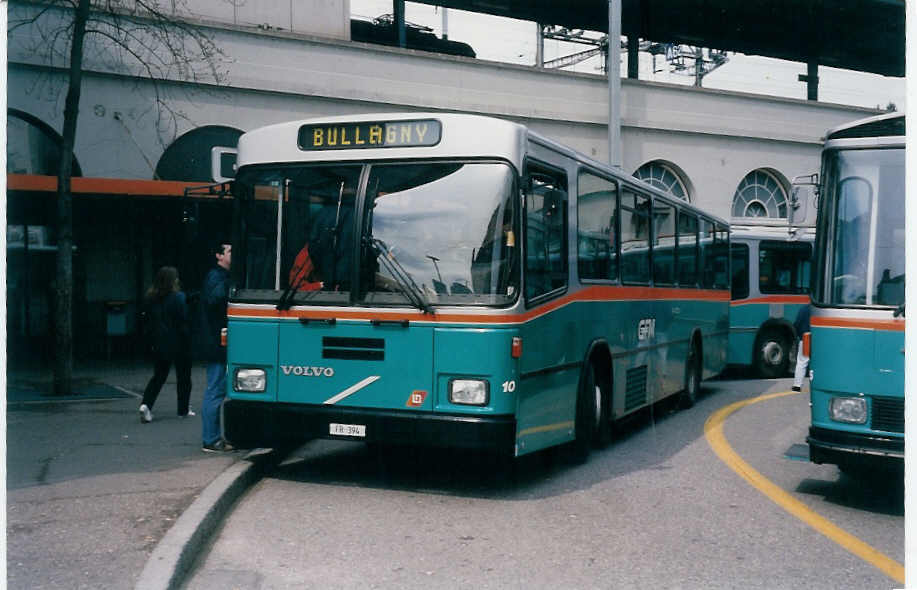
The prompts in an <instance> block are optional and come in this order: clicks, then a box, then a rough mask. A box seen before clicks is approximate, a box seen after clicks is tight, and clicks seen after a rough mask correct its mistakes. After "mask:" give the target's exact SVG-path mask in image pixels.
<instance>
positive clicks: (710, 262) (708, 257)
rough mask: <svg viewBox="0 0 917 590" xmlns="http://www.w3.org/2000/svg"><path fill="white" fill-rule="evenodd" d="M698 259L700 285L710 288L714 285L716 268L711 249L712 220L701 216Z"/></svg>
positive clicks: (714, 257)
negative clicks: (699, 264)
mask: <svg viewBox="0 0 917 590" xmlns="http://www.w3.org/2000/svg"><path fill="white" fill-rule="evenodd" d="M699 239H700V259H701V286H702V287H704V288H705V289H711V288H713V285H714V273H715V270H716V256H715V255H714V249H713V222H712V221H709V220H707V219H703V218H701V220H700V238H699Z"/></svg>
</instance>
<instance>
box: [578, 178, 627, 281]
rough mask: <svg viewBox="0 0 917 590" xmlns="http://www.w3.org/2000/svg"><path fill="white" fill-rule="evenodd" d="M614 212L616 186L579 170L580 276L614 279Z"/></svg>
mask: <svg viewBox="0 0 917 590" xmlns="http://www.w3.org/2000/svg"><path fill="white" fill-rule="evenodd" d="M617 211H618V187H617V185H615V183H613V182H612V181H610V180H606V179H604V178H601V177H599V176H596V175H594V174H590V173H588V172H580V174H579V180H578V187H577V198H576V217H577V228H576V232H577V261H578V267H579V278H580V279H605V280H616V279H617V278H618V252H617V248H618V246H617V229H616V226H617Z"/></svg>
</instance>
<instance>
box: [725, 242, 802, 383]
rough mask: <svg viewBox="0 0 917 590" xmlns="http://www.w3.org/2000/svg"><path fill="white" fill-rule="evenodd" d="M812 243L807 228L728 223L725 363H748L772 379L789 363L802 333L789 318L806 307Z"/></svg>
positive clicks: (784, 371)
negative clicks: (729, 275) (729, 285)
mask: <svg viewBox="0 0 917 590" xmlns="http://www.w3.org/2000/svg"><path fill="white" fill-rule="evenodd" d="M814 241H815V228H812V227H792V226H787V225H785V224H783V225H738V226H737V225H735V224H733V225H732V226H731V233H730V250H731V255H732V304H731V309H730V314H729V364H730V365H738V366H746V367H747V366H750V367H752V368H753V369H754V371H755V372H756V373H757V374H758V375H759V376H760V377H764V378H766V379H772V378H775V377H783V376H785V375H786V374H787V371H788V370H790V368H791V367H792V366H793V365H794V364H795V361H796V343H797V341H798V339H799V338H800V337H801V336H802V335H801V334H796V331H795V330H794V329H793V322H794V321H795V320H796V314H797V313H799V309H800V308H801V307H803V306H805V305H809V277H810V275H811V273H812V246H813V242H814Z"/></svg>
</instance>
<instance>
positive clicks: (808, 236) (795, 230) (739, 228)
mask: <svg viewBox="0 0 917 590" xmlns="http://www.w3.org/2000/svg"><path fill="white" fill-rule="evenodd" d="M729 229H730V233H731V234H732V237H733V238H736V239H741V238H749V239H761V240H786V241H793V240H803V241H811V240H814V239H815V228H814V227H809V226H790V225H786V224H784V225H742V224H735V223H733V224H732V225H731V226H730V228H729Z"/></svg>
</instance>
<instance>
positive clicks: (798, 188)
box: [787, 174, 818, 226]
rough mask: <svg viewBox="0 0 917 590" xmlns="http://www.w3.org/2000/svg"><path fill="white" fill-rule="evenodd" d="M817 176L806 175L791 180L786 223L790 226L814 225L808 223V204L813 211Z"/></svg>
mask: <svg viewBox="0 0 917 590" xmlns="http://www.w3.org/2000/svg"><path fill="white" fill-rule="evenodd" d="M817 197H818V174H806V175H802V176H796V177H795V178H793V191H792V193H790V202H789V211H788V214H787V221H788V222H789V224H790V225H791V226H798V225H814V222H815V220H814V219H813V220H811V221H809V219H808V217H809V203H810V202H811V204H812V209H813V211H814V210H815V209H816V207H817V202H816V199H817Z"/></svg>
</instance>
